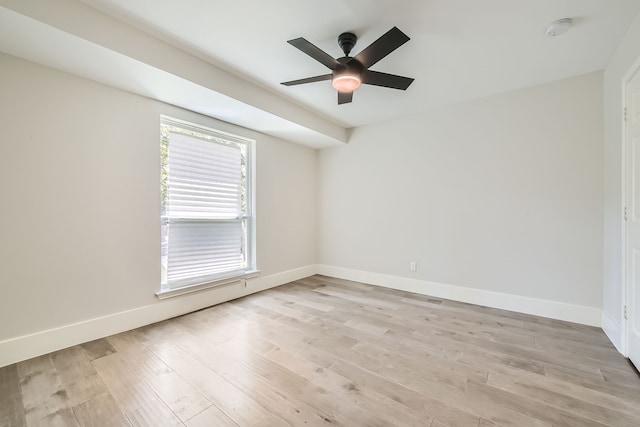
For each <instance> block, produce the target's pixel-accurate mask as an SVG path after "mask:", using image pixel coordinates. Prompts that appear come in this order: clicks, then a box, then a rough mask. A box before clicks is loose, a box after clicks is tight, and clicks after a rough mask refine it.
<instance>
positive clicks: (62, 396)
mask: <svg viewBox="0 0 640 427" xmlns="http://www.w3.org/2000/svg"><path fill="white" fill-rule="evenodd" d="M17 368H18V375H19V377H20V388H21V389H22V400H23V404H24V411H25V418H26V421H27V425H28V426H40V425H46V426H77V425H78V421H77V419H76V417H75V414H74V412H73V409H72V408H71V405H70V403H69V399H68V397H67V392H66V390H65V389H64V386H63V384H62V381H61V380H60V377H59V376H58V371H57V370H56V368H55V366H53V362H52V360H51V356H50V355H48V354H47V355H44V356H40V357H36V358H33V359H29V360H26V361H24V362H20V363H18V364H17Z"/></svg>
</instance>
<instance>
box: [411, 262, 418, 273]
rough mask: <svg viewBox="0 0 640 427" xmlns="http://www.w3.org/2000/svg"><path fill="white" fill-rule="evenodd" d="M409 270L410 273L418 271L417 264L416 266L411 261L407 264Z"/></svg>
mask: <svg viewBox="0 0 640 427" xmlns="http://www.w3.org/2000/svg"><path fill="white" fill-rule="evenodd" d="M409 270H411V271H418V264H416V262H415V261H411V262H410V263H409Z"/></svg>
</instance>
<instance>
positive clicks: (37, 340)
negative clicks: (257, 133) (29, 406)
mask: <svg viewBox="0 0 640 427" xmlns="http://www.w3.org/2000/svg"><path fill="white" fill-rule="evenodd" d="M314 274H323V275H326V276H331V277H336V278H340V279H346V280H353V281H357V282H362V283H368V284H371V285H377V286H384V287H387V288H391V289H398V290H402V291H407V292H414V293H417V294H422V295H430V296H433V297H438V298H446V299H451V300H455V301H461V302H467V303H471V304H477V305H484V306H487V307H494V308H500V309H504V310H510V311H517V312H520V313H527V314H533V315H537V316H543V317H549V318H552V319H559V320H566V321H569V322H575V323H581V324H585V325H591V326H599V327H600V326H601V327H603V328H604V329H605V332H606V333H607V336H609V338H610V339H611V341H612V342H613V344H614V345H615V346H616V348H618V350H619V351H620V348H621V347H620V343H621V339H620V337H621V332H620V327H619V326H618V325H617V324H616V323H615V322H614V321H613V320H612V319H611V318H610V317H609V316H606V315H605V314H603V312H602V310H600V309H599V308H595V307H586V306H579V305H573V304H566V303H561V302H557V301H550V300H543V299H537V298H530V297H523V296H518V295H512V294H504V293H500V292H492V291H487V290H482V289H473V288H465V287H462V286H455V285H448V284H444V283H437V282H430V281H425V280H416V279H410V278H406V277H400V276H391V275H385V274H379V273H371V272H367V271H360V270H354V269H349V268H342V267H334V266H329V265H308V266H305V267H301V268H296V269H293V270H288V271H284V272H281V273H276V274H272V275H269V276H259V277H256V278H252V279H248V280H247V287H246V288H244V287H242V286H241V284H240V283H232V284H229V285H225V286H220V287H217V288H213V289H208V290H205V291H201V292H196V293H192V294H187V295H182V296H179V297H174V298H170V299H166V300H162V301H158V302H157V303H155V304H151V305H147V306H143V307H139V308H135V309H133V310H127V311H122V312H119V313H113V314H110V315H108V316H103V317H98V318H94V319H89V320H85V321H82V322H78V323H74V324H70V325H64V326H61V327H58V328H53V329H49V330H45V331H39V332H36V333H33V334H30V335H24V336H20V337H16V338H11V339H8V340H4V341H0V367H2V366H6V365H10V364H12V363H16V362H19V361H22V360H26V359H30V358H32V357H36V356H40V355H42V354H46V353H49V352H52V351H56V350H60V349H63V348H66V347H70V346H73V345H76V344H81V343H84V342H87V341H91V340H95V339H98V338H103V337H106V336H109V335H113V334H117V333H120V332H124V331H128V330H131V329H135V328H138V327H141V326H145V325H148V324H151V323H155V322H160V321H162V320H166V319H170V318H172V317H176V316H180V315H182V314H186V313H190V312H192V311H196V310H200V309H202V308H206V307H210V306H212V305H216V304H220V303H223V302H226V301H230V300H233V299H236V298H240V297H243V296H245V295H249V294H252V293H255V292H260V291H263V290H266V289H270V288H274V287H276V286H280V285H284V284H285V283H289V282H293V281H295V280H298V279H302V278H305V277H309V276H313V275H314Z"/></svg>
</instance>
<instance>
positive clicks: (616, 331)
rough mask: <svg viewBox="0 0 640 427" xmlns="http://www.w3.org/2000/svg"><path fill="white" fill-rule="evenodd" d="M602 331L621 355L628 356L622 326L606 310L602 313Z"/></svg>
mask: <svg viewBox="0 0 640 427" xmlns="http://www.w3.org/2000/svg"><path fill="white" fill-rule="evenodd" d="M602 330H603V331H604V333H605V334H606V335H607V337H608V338H609V340H610V341H611V342H612V343H613V345H614V346H615V348H616V349H617V350H618V351H619V352H620V354H622V355H624V356H627V354H626V348H625V345H624V340H623V339H622V338H623V334H622V326H620V324H619V323H618V322H616V321H615V320H614V319H613V317H611V316H609V313H607V312H606V311H604V310H603V311H602Z"/></svg>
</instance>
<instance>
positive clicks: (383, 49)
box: [355, 27, 410, 68]
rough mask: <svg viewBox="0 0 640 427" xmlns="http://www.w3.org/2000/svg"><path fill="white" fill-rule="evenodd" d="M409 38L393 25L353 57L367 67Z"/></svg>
mask: <svg viewBox="0 0 640 427" xmlns="http://www.w3.org/2000/svg"><path fill="white" fill-rule="evenodd" d="M409 40H410V39H409V36H407V35H406V34H405V33H403V32H402V31H400V30H399V29H398V27H393V28H392V29H390V30H389V31H387V32H386V33H384V34H383V35H382V36H381V37H380V38H379V39H378V40H376V41H374V42H373V43H371V44H370V45H369V46H367V47H366V48H365V49H364V50H363V51H362V52H360V53H359V54H357V55H356V56H355V59H357V60H358V62H360V63H361V64H362V65H363V66H364V68H369V67H371V66H372V65H373V64H375V63H376V62H378V61H380V60H381V59H382V58H384V57H385V56H387V55H389V54H390V53H391V52H393V51H394V50H396V49H397V48H399V47H400V46H402V45H403V44H405V43H406V42H408V41H409Z"/></svg>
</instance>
